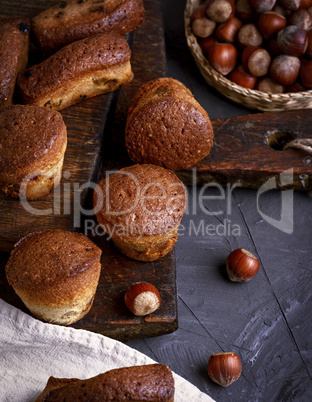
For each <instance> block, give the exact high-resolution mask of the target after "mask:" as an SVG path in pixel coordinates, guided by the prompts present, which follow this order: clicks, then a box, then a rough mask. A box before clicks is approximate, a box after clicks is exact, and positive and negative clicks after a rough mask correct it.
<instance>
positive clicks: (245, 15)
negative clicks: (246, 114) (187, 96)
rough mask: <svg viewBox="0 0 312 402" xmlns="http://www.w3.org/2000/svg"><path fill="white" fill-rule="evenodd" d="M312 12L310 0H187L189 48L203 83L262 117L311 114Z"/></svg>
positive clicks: (186, 21)
mask: <svg viewBox="0 0 312 402" xmlns="http://www.w3.org/2000/svg"><path fill="white" fill-rule="evenodd" d="M212 10H213V11H214V12H212ZM225 10H228V12H227V13H226V14H225V13H224V11H225ZM229 10H231V12H229ZM311 10H312V8H311V1H310V0H296V1H278V2H276V1H275V0H266V1H258V0H237V1H236V2H234V1H233V0H219V1H216V0H206V1H204V2H203V1H199V0H187V4H186V9H185V33H186V38H187V43H188V46H189V49H190V51H191V53H192V55H193V57H194V59H195V61H196V64H197V66H198V67H199V69H200V71H201V73H202V75H203V76H204V78H205V80H206V81H207V83H208V84H209V85H212V86H213V87H214V88H216V89H217V90H218V91H219V92H220V93H222V95H224V96H226V97H228V98H229V99H231V100H234V101H235V102H238V103H241V104H242V105H244V106H246V107H248V108H251V109H258V110H262V111H274V110H275V111H279V110H285V109H299V108H310V107H311V105H312V92H311V91H310V90H311V83H310V82H309V80H307V79H306V76H307V72H306V71H307V70H308V74H310V76H311V66H310V65H309V63H310V61H311V54H312V53H311V48H312V36H311V35H312V33H311V27H312V12H311ZM219 15H223V16H224V17H225V16H226V17H225V18H223V20H222V22H221V21H220V20H218V18H219ZM214 24H215V28H214V29H210V30H208V28H207V27H213V26H214ZM203 27H204V28H205V29H203ZM207 32H208V33H209V34H208V35H207Z"/></svg>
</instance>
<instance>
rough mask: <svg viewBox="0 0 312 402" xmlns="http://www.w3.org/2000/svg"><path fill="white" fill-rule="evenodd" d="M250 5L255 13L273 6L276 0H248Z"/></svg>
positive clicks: (270, 8)
mask: <svg viewBox="0 0 312 402" xmlns="http://www.w3.org/2000/svg"><path fill="white" fill-rule="evenodd" d="M248 3H249V4H250V7H251V8H253V9H254V10H255V11H256V12H257V13H264V12H265V11H270V10H272V8H273V7H274V6H275V3H276V0H248Z"/></svg>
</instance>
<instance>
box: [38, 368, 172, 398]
mask: <svg viewBox="0 0 312 402" xmlns="http://www.w3.org/2000/svg"><path fill="white" fill-rule="evenodd" d="M174 391H175V389H174V378H173V376H172V372H171V370H170V368H169V367H168V366H165V365H164V364H147V365H144V366H132V367H124V368H119V369H113V370H110V371H107V372H106V373H103V374H99V375H97V376H96V377H92V378H89V379H87V380H79V379H77V378H54V377H50V378H49V380H48V382H47V385H46V387H45V389H44V390H43V391H42V393H41V394H40V395H39V396H38V398H37V399H36V401H35V402H43V401H45V402H60V401H73V402H74V401H75V402H76V401H81V402H90V401H92V402H108V401H129V402H130V401H131V402H133V401H138V402H139V401H150V402H173V401H174Z"/></svg>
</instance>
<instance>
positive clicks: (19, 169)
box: [0, 105, 67, 200]
mask: <svg viewBox="0 0 312 402" xmlns="http://www.w3.org/2000/svg"><path fill="white" fill-rule="evenodd" d="M0 127H1V136H0V190H2V191H3V192H4V193H5V194H7V195H9V196H12V197H15V198H18V197H21V198H27V199H28V200H36V199H38V198H42V197H43V196H45V195H47V194H49V192H50V191H51V189H52V188H53V187H54V186H57V185H58V184H59V182H60V179H61V175H62V167H63V160H64V154H65V150H66V146H67V130H66V126H65V123H64V121H63V118H62V115H61V114H60V113H59V112H56V111H54V110H48V109H46V108H42V107H39V106H26V105H15V106H8V107H6V108H5V109H2V110H0Z"/></svg>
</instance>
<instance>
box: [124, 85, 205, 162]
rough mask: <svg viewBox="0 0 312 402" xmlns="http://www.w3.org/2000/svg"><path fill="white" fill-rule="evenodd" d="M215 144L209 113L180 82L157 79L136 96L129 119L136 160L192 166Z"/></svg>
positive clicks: (129, 138) (129, 147)
mask: <svg viewBox="0 0 312 402" xmlns="http://www.w3.org/2000/svg"><path fill="white" fill-rule="evenodd" d="M212 145H213V128H212V125H211V121H210V119H209V117H208V114H207V112H206V111H205V110H204V109H203V108H202V107H201V106H200V105H199V103H198V102H197V101H196V100H195V98H194V96H193V95H192V93H191V92H190V91H189V89H187V88H186V87H185V86H184V85H183V84H182V83H181V82H179V81H177V80H175V79H172V78H158V79H156V80H153V81H149V82H148V83H146V84H144V85H142V86H141V88H140V89H139V90H138V91H137V93H136V94H135V95H134V97H133V99H132V101H131V104H130V107H129V111H128V116H127V122H126V147H127V150H128V153H129V156H130V158H131V159H132V160H133V161H134V162H136V163H153V164H156V165H160V166H163V167H166V168H168V169H172V170H180V169H189V168H191V167H192V166H194V165H195V164H196V163H197V162H199V161H200V160H202V159H203V158H204V157H205V156H207V155H208V154H209V152H210V149H211V147H212Z"/></svg>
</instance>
